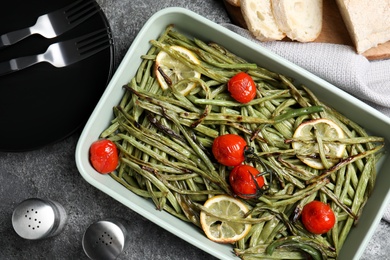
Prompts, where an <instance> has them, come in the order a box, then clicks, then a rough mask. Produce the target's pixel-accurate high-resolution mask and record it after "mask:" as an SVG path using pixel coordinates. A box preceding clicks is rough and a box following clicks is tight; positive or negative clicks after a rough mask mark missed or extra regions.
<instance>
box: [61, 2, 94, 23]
mask: <svg viewBox="0 0 390 260" xmlns="http://www.w3.org/2000/svg"><path fill="white" fill-rule="evenodd" d="M99 11H100V6H98V5H97V4H96V2H94V1H87V2H85V3H82V4H81V5H79V6H75V7H74V8H72V9H70V10H69V11H66V12H65V15H66V16H67V19H68V20H69V23H74V22H77V23H81V22H82V21H85V20H87V19H88V18H89V17H91V16H92V15H94V14H95V13H97V12H99Z"/></svg>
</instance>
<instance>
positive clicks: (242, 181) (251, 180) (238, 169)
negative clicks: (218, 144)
mask: <svg viewBox="0 0 390 260" xmlns="http://www.w3.org/2000/svg"><path fill="white" fill-rule="evenodd" d="M229 183H230V186H231V187H232V190H233V192H234V193H235V194H236V195H237V196H239V197H240V198H243V199H253V198H256V197H258V196H259V195H260V189H261V187H263V186H264V177H263V176H261V175H260V172H259V171H258V170H257V169H256V168H254V167H252V166H250V165H246V164H241V165H237V166H235V167H234V168H233V170H232V171H231V172H230V175H229Z"/></svg>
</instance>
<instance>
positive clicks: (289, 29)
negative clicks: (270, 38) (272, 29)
mask: <svg viewBox="0 0 390 260" xmlns="http://www.w3.org/2000/svg"><path fill="white" fill-rule="evenodd" d="M271 4H272V8H273V14H274V16H275V20H276V23H277V25H278V26H279V28H280V29H281V30H282V31H283V32H285V33H286V35H287V37H289V38H290V39H291V40H296V41H300V42H311V41H314V40H315V39H316V38H317V37H318V36H319V35H320V33H321V29H322V12H323V6H322V4H323V3H322V0H271Z"/></svg>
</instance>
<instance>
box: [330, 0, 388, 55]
mask: <svg viewBox="0 0 390 260" xmlns="http://www.w3.org/2000/svg"><path fill="white" fill-rule="evenodd" d="M337 5H338V7H339V10H340V13H341V16H342V17H343V20H344V23H345V25H346V27H347V29H348V32H349V34H350V36H351V39H352V41H353V43H354V45H355V47H356V51H357V52H358V53H363V52H365V51H366V50H368V49H370V48H372V47H376V46H377V45H378V44H380V43H385V42H387V41H389V40H390V1H389V0H376V1H372V0H359V1H356V0H337Z"/></svg>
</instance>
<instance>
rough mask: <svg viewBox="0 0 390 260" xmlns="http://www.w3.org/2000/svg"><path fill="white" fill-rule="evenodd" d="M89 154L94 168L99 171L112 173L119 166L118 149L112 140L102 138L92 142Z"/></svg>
mask: <svg viewBox="0 0 390 260" xmlns="http://www.w3.org/2000/svg"><path fill="white" fill-rule="evenodd" d="M89 156H90V157H89V158H90V161H91V163H92V166H93V168H95V170H96V171H98V172H99V173H102V174H106V173H110V172H112V171H114V170H115V169H116V167H117V166H118V150H117V148H116V145H115V144H114V143H113V142H112V141H110V140H107V139H101V140H98V141H95V142H94V143H92V145H91V147H90V149H89Z"/></svg>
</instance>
